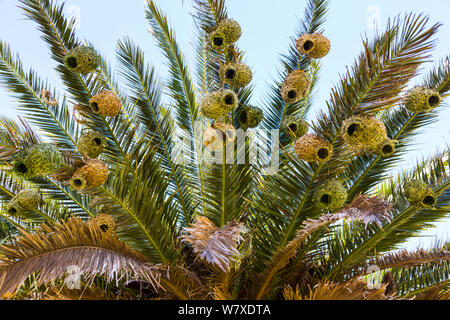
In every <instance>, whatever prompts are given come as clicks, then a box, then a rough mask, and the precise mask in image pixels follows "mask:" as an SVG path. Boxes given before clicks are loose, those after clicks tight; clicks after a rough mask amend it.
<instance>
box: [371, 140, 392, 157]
mask: <svg viewBox="0 0 450 320" xmlns="http://www.w3.org/2000/svg"><path fill="white" fill-rule="evenodd" d="M395 144H396V141H394V140H391V139H385V140H384V141H383V142H382V143H381V144H380V145H379V146H378V147H377V149H376V150H375V153H376V154H378V155H380V156H382V157H383V158H389V157H392V156H393V155H394V153H395Z"/></svg>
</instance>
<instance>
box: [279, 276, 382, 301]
mask: <svg viewBox="0 0 450 320" xmlns="http://www.w3.org/2000/svg"><path fill="white" fill-rule="evenodd" d="M385 289H386V285H382V286H380V287H379V288H375V289H369V288H368V287H367V285H366V283H365V282H363V281H361V280H357V279H352V280H350V281H348V282H346V283H333V282H321V283H320V284H318V285H316V286H314V287H313V288H310V292H309V294H307V295H305V296H304V295H302V294H301V292H300V291H299V290H298V288H296V289H295V290H293V289H292V288H291V287H289V286H287V287H285V289H284V293H283V294H284V298H285V299H286V300H389V299H391V297H390V296H388V295H386V294H385Z"/></svg>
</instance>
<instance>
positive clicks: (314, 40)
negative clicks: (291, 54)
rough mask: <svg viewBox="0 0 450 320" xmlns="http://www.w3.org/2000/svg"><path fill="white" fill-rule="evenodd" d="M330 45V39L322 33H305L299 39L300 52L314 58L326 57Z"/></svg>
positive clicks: (298, 47) (298, 48)
mask: <svg viewBox="0 0 450 320" xmlns="http://www.w3.org/2000/svg"><path fill="white" fill-rule="evenodd" d="M330 47H331V44H330V40H329V39H328V38H327V37H325V36H324V35H322V34H320V33H313V34H304V35H302V36H301V37H300V39H298V40H297V50H298V52H300V53H302V54H306V55H308V56H309V57H311V58H314V59H320V58H323V57H325V56H326V55H327V54H328V52H330Z"/></svg>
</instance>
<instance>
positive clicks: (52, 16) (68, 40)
mask: <svg viewBox="0 0 450 320" xmlns="http://www.w3.org/2000/svg"><path fill="white" fill-rule="evenodd" d="M20 8H21V9H22V10H23V12H24V14H25V16H26V17H27V18H29V19H30V20H32V21H34V22H36V23H37V24H38V26H39V30H40V31H41V32H42V33H43V39H44V40H45V41H46V42H47V44H48V45H49V47H50V50H51V52H52V58H53V59H54V60H55V62H56V63H57V67H56V71H57V72H58V74H59V75H60V77H61V80H62V82H63V84H64V85H65V87H66V89H67V91H68V92H69V93H70V95H71V97H72V98H73V99H74V101H75V104H78V105H81V106H85V107H88V106H89V100H90V99H91V98H92V96H93V95H94V94H96V93H97V92H99V91H101V90H103V89H110V90H114V91H115V92H116V94H119V92H118V91H117V88H116V87H115V83H114V80H113V79H110V78H106V77H107V76H111V74H110V72H109V68H108V67H107V64H106V61H105V60H104V59H103V58H101V59H100V60H101V62H100V72H99V73H98V74H91V75H88V76H83V75H81V74H79V73H74V72H72V71H70V70H69V69H67V68H66V66H65V65H64V62H63V59H64V55H65V54H66V53H67V51H68V50H70V49H72V48H75V47H77V46H79V45H81V44H82V43H81V41H79V40H78V39H77V37H76V35H75V33H74V32H73V29H72V28H70V21H69V20H67V19H66V18H65V16H64V14H63V12H64V4H62V5H57V4H55V3H54V2H53V1H51V0H32V1H27V0H24V1H20ZM119 97H120V95H119ZM121 100H122V101H124V99H123V98H121ZM122 109H123V111H124V112H123V114H121V115H119V116H117V117H114V118H113V119H105V118H104V117H102V116H98V115H95V114H92V113H89V114H87V115H86V118H87V121H88V122H87V126H88V127H90V128H92V129H94V130H97V131H100V132H102V133H103V134H104V135H105V136H106V137H107V138H109V139H110V140H111V141H112V142H113V143H111V144H109V146H108V151H109V152H107V153H106V155H107V156H109V157H111V158H112V159H113V160H115V161H118V160H119V161H120V159H121V158H123V157H125V155H126V153H127V151H128V150H129V149H128V148H127V146H128V144H127V142H128V141H124V140H123V137H124V136H127V134H128V133H129V132H130V130H132V127H130V126H129V121H128V119H127V111H129V108H127V107H123V106H122ZM73 122H74V121H73V120H72V123H73ZM71 137H75V135H71ZM72 139H73V138H72Z"/></svg>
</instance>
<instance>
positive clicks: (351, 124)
mask: <svg viewBox="0 0 450 320" xmlns="http://www.w3.org/2000/svg"><path fill="white" fill-rule="evenodd" d="M341 136H342V139H344V141H345V142H346V143H347V144H348V145H350V146H352V147H354V148H364V149H376V148H378V146H379V145H381V144H382V143H383V142H384V141H385V140H386V138H387V133H386V127H385V125H384V123H383V122H382V121H380V120H378V119H375V118H373V117H371V116H353V117H351V118H348V119H347V120H345V121H344V123H343V124H342V129H341Z"/></svg>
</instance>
